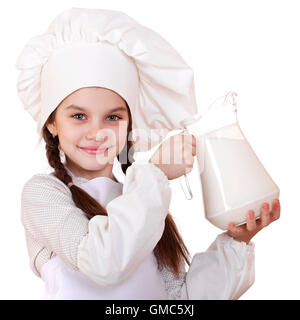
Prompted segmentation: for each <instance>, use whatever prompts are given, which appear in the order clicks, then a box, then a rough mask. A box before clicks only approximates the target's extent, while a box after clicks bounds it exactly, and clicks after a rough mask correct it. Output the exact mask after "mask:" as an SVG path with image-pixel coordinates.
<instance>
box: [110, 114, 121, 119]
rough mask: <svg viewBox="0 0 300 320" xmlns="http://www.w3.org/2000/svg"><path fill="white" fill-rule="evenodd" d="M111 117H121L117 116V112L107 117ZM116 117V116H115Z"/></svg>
mask: <svg viewBox="0 0 300 320" xmlns="http://www.w3.org/2000/svg"><path fill="white" fill-rule="evenodd" d="M109 117H117V118H118V119H121V118H120V117H119V116H117V115H116V114H111V115H109V116H108V117H107V118H109ZM115 119H116V118H115ZM118 119H116V120H118Z"/></svg>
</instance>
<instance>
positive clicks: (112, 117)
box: [72, 113, 121, 121]
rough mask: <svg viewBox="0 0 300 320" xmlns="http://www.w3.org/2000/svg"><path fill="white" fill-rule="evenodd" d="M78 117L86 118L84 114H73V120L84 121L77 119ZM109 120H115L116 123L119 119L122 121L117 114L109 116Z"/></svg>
mask: <svg viewBox="0 0 300 320" xmlns="http://www.w3.org/2000/svg"><path fill="white" fill-rule="evenodd" d="M76 116H84V114H83V113H76V114H73V115H72V118H75V119H77V120H82V118H77V117H76ZM115 117H117V119H116V118H115ZM108 118H110V119H111V120H113V121H116V120H118V119H121V117H119V116H117V115H116V114H111V115H109V116H108V117H107V119H108ZM83 120H84V119H83Z"/></svg>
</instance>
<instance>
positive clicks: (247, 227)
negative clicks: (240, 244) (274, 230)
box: [226, 199, 280, 244]
mask: <svg viewBox="0 0 300 320" xmlns="http://www.w3.org/2000/svg"><path fill="white" fill-rule="evenodd" d="M279 217H280V202H279V200H278V199H274V200H273V202H272V211H270V208H269V204H268V203H267V202H265V203H263V204H262V206H261V208H260V218H259V219H257V220H256V219H255V216H254V211H253V210H249V211H248V213H247V222H246V223H245V224H243V225H241V226H236V225H235V224H234V222H229V224H228V231H227V232H226V233H227V234H228V235H229V236H231V237H233V238H234V239H235V240H238V241H244V242H246V243H247V244H248V243H249V241H250V240H251V239H252V238H253V237H254V236H255V234H256V233H257V232H259V231H260V230H262V229H263V228H264V227H266V226H268V225H269V224H270V223H272V222H273V221H275V220H277V219H279Z"/></svg>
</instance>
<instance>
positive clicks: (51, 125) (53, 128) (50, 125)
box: [47, 123, 57, 138]
mask: <svg viewBox="0 0 300 320" xmlns="http://www.w3.org/2000/svg"><path fill="white" fill-rule="evenodd" d="M47 129H48V130H49V131H50V133H51V134H52V137H53V138H55V137H56V136H57V130H56V126H55V124H54V123H48V124H47Z"/></svg>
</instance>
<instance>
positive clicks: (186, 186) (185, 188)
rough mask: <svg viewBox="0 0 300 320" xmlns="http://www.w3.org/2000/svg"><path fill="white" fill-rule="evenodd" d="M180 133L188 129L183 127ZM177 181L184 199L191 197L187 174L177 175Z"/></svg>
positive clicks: (186, 131)
mask: <svg viewBox="0 0 300 320" xmlns="http://www.w3.org/2000/svg"><path fill="white" fill-rule="evenodd" d="M181 133H189V131H188V129H187V128H184V129H183V131H182V132H181ZM179 182H180V185H181V189H182V191H183V193H184V195H185V197H186V199H187V200H191V199H192V198H193V193H192V190H191V187H190V184H189V179H188V177H187V175H186V174H184V175H183V176H181V177H179Z"/></svg>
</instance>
